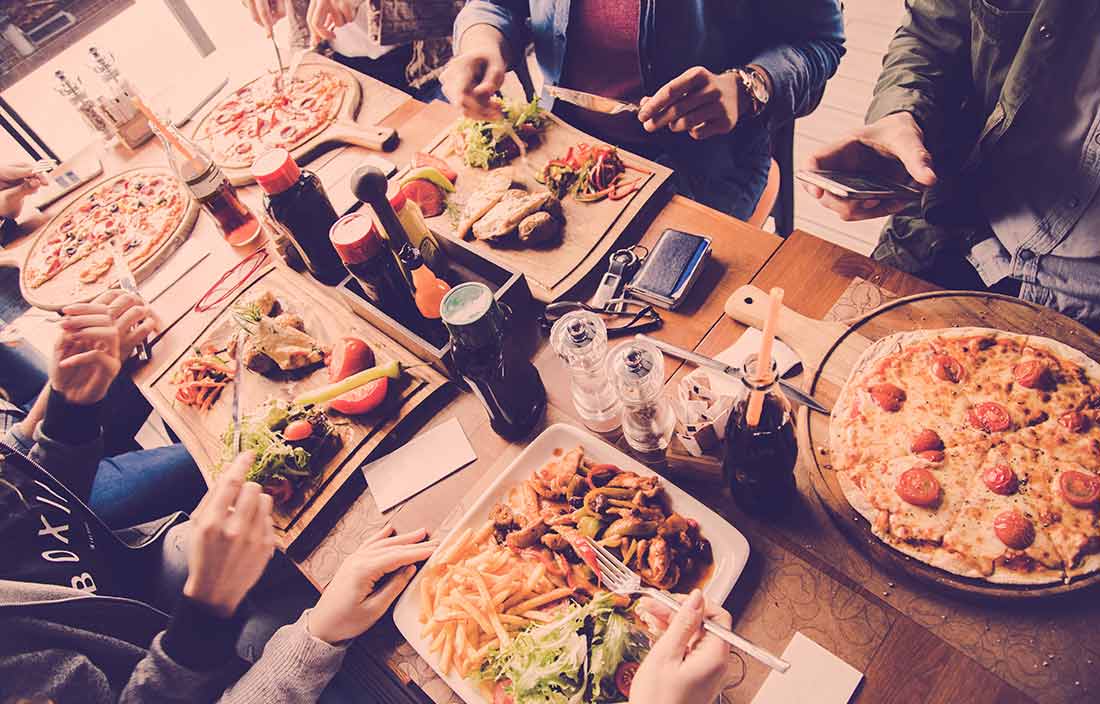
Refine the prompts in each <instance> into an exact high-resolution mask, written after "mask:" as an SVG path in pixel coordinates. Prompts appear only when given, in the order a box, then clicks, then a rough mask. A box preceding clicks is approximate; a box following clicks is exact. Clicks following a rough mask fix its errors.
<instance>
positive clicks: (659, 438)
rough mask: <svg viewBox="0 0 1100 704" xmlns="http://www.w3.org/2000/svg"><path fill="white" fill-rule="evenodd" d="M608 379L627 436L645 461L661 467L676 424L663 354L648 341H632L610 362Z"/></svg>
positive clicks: (621, 347) (619, 348)
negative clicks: (668, 396)
mask: <svg viewBox="0 0 1100 704" xmlns="http://www.w3.org/2000/svg"><path fill="white" fill-rule="evenodd" d="M607 377H608V379H609V380H610V381H611V385H612V387H613V388H614V389H615V392H616V393H617V394H618V396H619V400H620V401H621V402H622V404H623V416H622V424H623V436H624V437H625V438H626V441H627V443H628V444H629V445H630V447H631V448H632V449H634V451H635V452H637V453H638V454H639V455H640V456H641V458H642V459H643V461H645V462H649V463H655V464H659V463H662V462H664V461H665V451H666V450H667V449H668V444H669V441H670V440H671V439H672V430H673V427H674V426H675V424H676V417H675V415H673V412H672V406H671V405H670V404H669V402H668V400H667V399H665V397H664V395H663V390H664V385H665V363H664V356H663V355H662V354H661V350H659V349H657V346H656V345H654V344H653V343H652V342H648V341H646V340H630V341H628V342H624V343H623V344H621V345H619V346H618V347H616V348H615V349H614V350H612V352H611V354H610V356H609V357H608V358H607Z"/></svg>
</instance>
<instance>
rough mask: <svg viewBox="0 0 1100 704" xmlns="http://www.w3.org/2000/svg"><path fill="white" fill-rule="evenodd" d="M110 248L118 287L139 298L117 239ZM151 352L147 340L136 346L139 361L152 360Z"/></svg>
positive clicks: (124, 254) (128, 264) (133, 279)
mask: <svg viewBox="0 0 1100 704" xmlns="http://www.w3.org/2000/svg"><path fill="white" fill-rule="evenodd" d="M110 242H111V246H112V248H113V249H114V252H113V253H112V256H113V257H114V260H115V266H116V267H117V268H116V271H118V287H119V288H121V289H122V290H123V291H125V292H126V293H132V294H134V295H135V296H138V297H140V296H141V294H140V293H138V286H137V279H135V278H134V272H133V271H132V270H131V269H130V263H129V262H128V261H126V253H125V252H124V251H123V250H122V245H121V244H120V243H119V241H118V238H117V237H112V238H111V240H110ZM152 356H153V350H152V348H151V347H150V345H149V341H148V340H142V341H141V344H139V345H138V346H137V358H138V360H139V361H142V362H148V361H149V360H150V359H152Z"/></svg>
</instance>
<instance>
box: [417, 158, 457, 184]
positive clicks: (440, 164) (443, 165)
mask: <svg viewBox="0 0 1100 704" xmlns="http://www.w3.org/2000/svg"><path fill="white" fill-rule="evenodd" d="M410 166H412V168H414V169H419V168H420V167H422V166H434V167H435V168H437V169H439V172H440V173H442V174H443V175H444V176H446V177H447V180H448V181H450V182H451V183H454V182H455V181H457V180H458V172H457V171H455V170H454V169H452V168H451V167H450V166H448V165H447V162H445V161H443V160H442V159H440V158H439V157H436V156H432V155H431V154H425V153H424V152H417V153H416V154H413V158H412V164H410Z"/></svg>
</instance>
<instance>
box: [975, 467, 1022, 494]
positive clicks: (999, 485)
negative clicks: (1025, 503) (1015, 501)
mask: <svg viewBox="0 0 1100 704" xmlns="http://www.w3.org/2000/svg"><path fill="white" fill-rule="evenodd" d="M982 481H983V482H985V485H986V486H987V487H989V490H990V491H992V492H993V493H994V494H1000V495H1001V496H1008V495H1009V494H1015V493H1016V489H1017V488H1018V487H1019V486H1020V482H1019V480H1018V479H1017V478H1016V472H1014V471H1012V467H1009V466H1008V465H1007V464H996V465H993V466H992V467H987V468H986V469H985V471H984V472H982Z"/></svg>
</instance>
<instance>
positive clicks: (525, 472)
mask: <svg viewBox="0 0 1100 704" xmlns="http://www.w3.org/2000/svg"><path fill="white" fill-rule="evenodd" d="M577 445H581V446H582V447H584V454H585V456H586V457H590V458H592V459H593V460H595V461H596V462H598V463H604V462H607V463H610V464H614V465H616V466H618V467H620V468H621V469H625V470H629V471H631V472H637V473H638V474H642V475H653V474H656V473H655V472H654V471H653V470H651V469H649V468H648V467H646V466H645V465H643V464H641V463H640V462H638V461H637V460H635V459H632V458H631V457H628V456H627V455H625V454H623V453H622V452H621V451H620V450H618V449H617V448H615V447H612V446H611V445H609V444H607V443H606V442H604V441H603V440H601V439H599V438H597V437H595V436H594V435H591V434H589V433H588V432H586V431H584V430H581V429H579V428H576V427H574V426H572V425H565V424H563V423H558V424H557V425H552V426H550V427H549V428H547V429H546V430H544V431H543V432H542V434H541V435H539V436H538V437H537V438H535V440H534V441H533V442H532V443H531V444H530V445H528V446H527V449H525V450H524V451H523V452H522V453H520V456H519V457H517V458H516V459H515V461H514V462H512V464H510V465H508V468H507V469H505V470H504V471H503V472H501V474H500V476H499V477H497V478H496V481H494V482H493V484H492V486H490V487H489V488H488V489H486V490H485V493H484V494H482V495H481V497H480V498H479V499H478V500H477V501H476V502H474V505H473V506H471V507H470V510H468V511H467V512H466V515H464V516H463V517H462V519H461V520H460V521H459V522H458V523H457V524H455V526H454V527H453V528H452V529H451V532H450V533H449V534H448V536H447V539H446V540H444V541H443V544H442V545H440V546H439V549H438V550H436V554H437V555H439V554H443V553H444V552H446V551H447V549H448V548H449V547H450V545H451V543H452V542H453V541H454V540H455V539H457V537H458V536H459V535H460V534H461V533H462V532H463V531H464V530H466V529H467V528H471V527H476V526H480V525H482V524H483V523H484V522H485V521H486V520H488V518H489V511H490V509H492V508H493V505H494V504H496V503H498V502H500V501H505V500H506V499H507V496H508V492H509V491H511V489H512V488H513V487H515V486H517V485H519V484H520V483H522V482H523V481H524V480H526V479H527V478H528V477H530V476H531V474H532V473H534V472H535V470H537V469H539V468H540V467H542V466H543V465H544V464H546V463H547V462H549V461H550V460H551V458H552V457H553V454H554V450H556V449H562V450H570V449H572V448H574V447H576V446H577ZM661 484H662V486H663V487H664V488H665V491H666V492H667V493H668V496H669V499H671V502H672V509H673V510H674V511H676V512H678V513H680V514H681V515H683V516H684V517H686V518H694V519H695V520H697V521H699V527H700V530H701V531H702V534H703V537H705V538H706V539H707V540H709V541H710V545H711V550H712V552H713V553H714V571H713V573H712V574H711V577H710V580H709V581H708V582H707V585H706V586H705V587H703V592H704V593H705V594H706V595H707V598H708V599H710V600H711V601H714V602H717V603H722V602H724V601H725V600H726V597H728V596H729V594H730V592H731V591H733V585H735V584H736V583H737V579H738V577H740V576H741V571H742V570H743V569H744V568H745V563H746V562H747V561H748V559H749V542H748V541H747V540H745V536H744V535H742V534H741V531H739V530H737V529H736V528H734V527H733V526H732V525H730V524H729V523H728V522H727V521H726V520H725V519H724V518H722V517H721V516H719V515H718V514H716V513H714V512H713V511H711V510H710V509H709V508H707V507H706V506H704V505H703V504H702V503H700V502H699V501H698V500H697V499H695V497H693V496H691V495H690V494H688V493H687V492H685V491H684V490H683V489H681V488H679V487H677V486H676V485H675V484H673V483H672V482H670V481H669V480H668V479H665V478H664V477H662V478H661ZM428 564H431V561H429V563H428ZM422 575H423V570H421V571H420V573H418V574H417V575H416V577H415V578H414V579H413V581H412V584H410V585H409V587H408V589H406V590H405V593H404V594H403V595H402V596H401V599H400V600H399V601H398V602H397V606H396V607H395V608H394V611H393V621H394V623H395V624H397V628H398V630H400V631H401V635H403V636H404V637H405V640H407V641H408V642H409V644H410V645H411V646H412V647H413V648H414V649H415V650H416V652H417V653H419V654H420V657H422V658H424V659H425V660H426V661H427V662H428V664H429V665H431V667H432V669H433V670H435V671H436V672H437V673H438V674H439V676H440V677H442V678H443V681H444V682H446V683H447V684H448V685H450V687H451V689H453V690H454V691H455V693H456V694H458V696H460V697H462V699H463V700H465V701H466V702H467V704H488V702H487V701H486V699H485V698H484V697H483V696H482V695H481V691H480V690H479V688H478V687H477V685H475V684H474V683H473V682H470V681H469V680H465V679H463V678H462V677H460V676H459V675H457V674H455V673H454V672H452V673H451V674H450V675H447V676H444V675H443V673H441V672H439V667H438V666H439V655H438V654H436V653H429V652H428V645H429V643H428V641H426V640H424V639H423V638H421V637H420V631H421V630H422V629H423V627H424V626H423V624H421V623H420V589H419V586H420V579H421V576H422Z"/></svg>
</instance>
